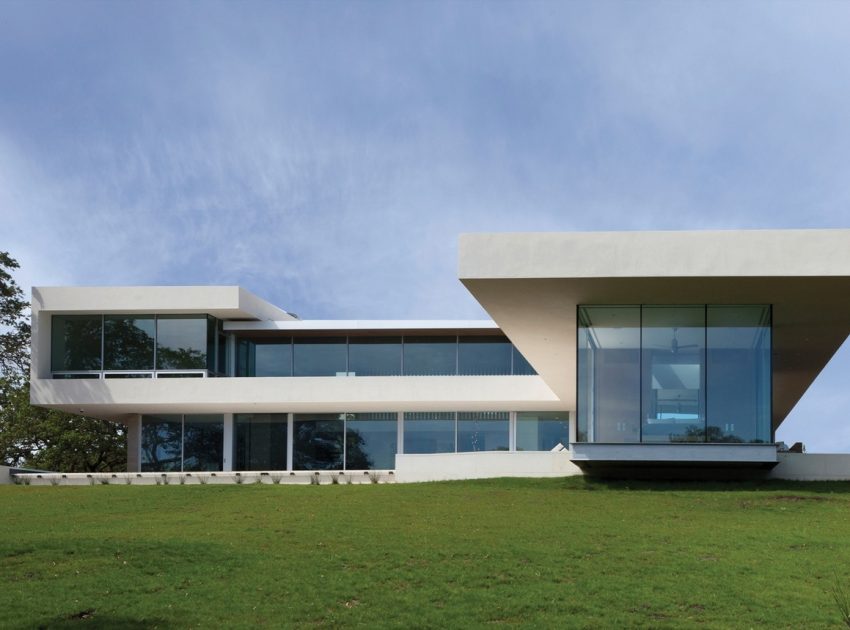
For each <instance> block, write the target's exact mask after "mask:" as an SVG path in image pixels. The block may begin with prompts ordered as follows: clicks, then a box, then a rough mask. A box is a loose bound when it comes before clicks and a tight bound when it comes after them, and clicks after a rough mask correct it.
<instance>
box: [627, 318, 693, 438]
mask: <svg viewBox="0 0 850 630" xmlns="http://www.w3.org/2000/svg"><path fill="white" fill-rule="evenodd" d="M641 333H642V338H641V348H642V352H641V361H642V362H641V375H642V381H643V387H642V390H641V403H642V407H643V409H642V413H641V440H642V441H643V442H703V441H705V307H703V306H682V307H670V306H645V307H643V309H642V325H641Z"/></svg>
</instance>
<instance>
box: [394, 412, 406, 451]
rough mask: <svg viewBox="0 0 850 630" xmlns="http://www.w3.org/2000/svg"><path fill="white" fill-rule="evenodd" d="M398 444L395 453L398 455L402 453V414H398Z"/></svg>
mask: <svg viewBox="0 0 850 630" xmlns="http://www.w3.org/2000/svg"><path fill="white" fill-rule="evenodd" d="M397 426H398V443H397V444H396V450H395V452H396V453H398V454H399V455H401V454H403V453H404V412H403V411H399V412H398V425H397Z"/></svg>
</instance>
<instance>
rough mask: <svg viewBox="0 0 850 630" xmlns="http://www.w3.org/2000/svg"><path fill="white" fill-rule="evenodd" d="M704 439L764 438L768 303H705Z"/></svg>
mask: <svg viewBox="0 0 850 630" xmlns="http://www.w3.org/2000/svg"><path fill="white" fill-rule="evenodd" d="M706 334H707V346H708V353H707V361H706V363H707V374H706V376H707V382H706V392H707V394H708V409H707V411H708V423H707V427H706V432H707V440H708V441H709V442H769V441H770V440H771V435H770V434H771V426H770V424H771V419H770V410H771V405H770V393H771V392H770V373H771V371H770V345H771V344H770V307H769V306H709V307H708V328H707V333H706Z"/></svg>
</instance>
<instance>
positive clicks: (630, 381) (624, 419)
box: [576, 306, 640, 443]
mask: <svg viewBox="0 0 850 630" xmlns="http://www.w3.org/2000/svg"><path fill="white" fill-rule="evenodd" d="M576 439H577V440H578V441H579V442H585V441H588V442H617V443H619V442H638V441H640V307H639V306H586V307H581V308H579V326H578V424H577V437H576Z"/></svg>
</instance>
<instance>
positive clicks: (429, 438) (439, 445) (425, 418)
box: [404, 411, 455, 453]
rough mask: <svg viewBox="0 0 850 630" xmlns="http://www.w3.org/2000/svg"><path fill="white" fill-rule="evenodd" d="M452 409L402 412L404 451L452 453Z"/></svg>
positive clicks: (453, 426) (453, 449) (453, 422)
mask: <svg viewBox="0 0 850 630" xmlns="http://www.w3.org/2000/svg"><path fill="white" fill-rule="evenodd" d="M454 451H455V414H454V412H453V411H416V412H408V413H405V414H404V452H405V453H454Z"/></svg>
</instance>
